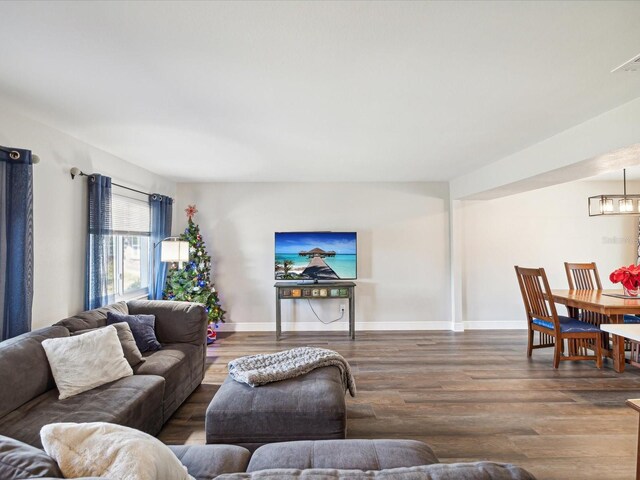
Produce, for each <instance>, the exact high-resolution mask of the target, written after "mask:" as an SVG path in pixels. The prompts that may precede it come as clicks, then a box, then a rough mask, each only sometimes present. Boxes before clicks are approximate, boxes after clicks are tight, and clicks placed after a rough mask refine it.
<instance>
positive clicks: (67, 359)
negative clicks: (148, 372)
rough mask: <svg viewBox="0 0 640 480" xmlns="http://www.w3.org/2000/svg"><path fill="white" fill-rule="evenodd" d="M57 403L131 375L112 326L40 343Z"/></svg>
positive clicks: (131, 372)
mask: <svg viewBox="0 0 640 480" xmlns="http://www.w3.org/2000/svg"><path fill="white" fill-rule="evenodd" d="M42 347H43V348H44V351H45V353H46V354H47V359H48V360H49V365H50V366H51V372H52V373H53V378H54V380H55V381H56V386H57V387H58V390H59V391H60V397H59V398H60V400H64V399H65V398H69V397H71V396H73V395H77V394H78V393H82V392H85V391H87V390H91V389H92V388H95V387H99V386H100V385H104V384H105V383H109V382H113V381H115V380H118V379H119V378H122V377H128V376H130V375H133V370H131V367H130V366H129V363H128V362H127V360H126V359H125V358H124V352H123V351H122V345H121V344H120V340H119V339H118V333H117V332H116V329H115V328H114V327H112V326H109V327H105V328H100V329H98V330H95V331H93V332H88V333H85V334H83V335H78V336H76V337H64V338H49V339H47V340H45V341H44V342H42Z"/></svg>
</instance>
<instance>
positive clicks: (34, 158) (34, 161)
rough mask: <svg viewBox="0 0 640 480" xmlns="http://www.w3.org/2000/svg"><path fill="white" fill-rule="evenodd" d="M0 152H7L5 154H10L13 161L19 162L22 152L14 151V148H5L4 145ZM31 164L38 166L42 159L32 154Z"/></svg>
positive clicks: (0, 146) (0, 147)
mask: <svg viewBox="0 0 640 480" xmlns="http://www.w3.org/2000/svg"><path fill="white" fill-rule="evenodd" d="M0 150H1V151H3V152H5V153H8V154H9V156H10V157H11V159H12V160H18V159H19V158H20V152H18V151H17V150H14V149H12V148H7V147H3V146H2V145H0ZM14 157H15V158H14ZM31 163H32V164H33V165H36V164H38V163H40V157H39V156H38V155H36V154H34V153H32V154H31Z"/></svg>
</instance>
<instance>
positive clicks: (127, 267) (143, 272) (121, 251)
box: [111, 194, 151, 300]
mask: <svg viewBox="0 0 640 480" xmlns="http://www.w3.org/2000/svg"><path fill="white" fill-rule="evenodd" d="M111 215H112V228H113V243H112V249H113V250H112V253H113V268H114V275H113V278H114V286H113V293H114V294H115V296H116V299H118V300H122V299H129V298H134V297H140V296H143V295H145V296H146V295H147V293H148V288H149V258H150V255H149V230H150V223H151V222H150V210H149V201H148V200H138V199H135V198H130V197H126V196H124V195H116V194H114V195H113V197H112V199H111Z"/></svg>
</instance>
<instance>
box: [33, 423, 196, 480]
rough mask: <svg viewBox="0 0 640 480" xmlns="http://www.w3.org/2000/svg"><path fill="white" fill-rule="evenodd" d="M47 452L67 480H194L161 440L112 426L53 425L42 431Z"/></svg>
mask: <svg viewBox="0 0 640 480" xmlns="http://www.w3.org/2000/svg"><path fill="white" fill-rule="evenodd" d="M40 439H41V440H42V445H43V447H44V450H45V452H47V454H48V455H49V456H50V457H52V458H53V459H54V460H55V461H56V462H58V466H59V467H60V471H61V472H62V474H63V475H64V477H65V478H77V477H107V478H114V479H118V480H194V478H193V477H192V476H191V475H189V473H188V472H187V468H186V467H185V466H184V465H182V464H181V463H180V460H178V458H177V457H176V456H175V455H174V454H173V452H172V451H171V450H170V449H169V447H167V446H166V445H165V444H163V443H162V442H161V441H160V440H158V439H157V438H154V437H152V436H151V435H147V434H146V433H143V432H141V431H139V430H135V429H133V428H129V427H123V426H121V425H114V424H112V423H104V422H95V423H52V424H50V425H45V426H44V427H42V429H41V430H40Z"/></svg>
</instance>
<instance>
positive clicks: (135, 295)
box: [116, 290, 149, 302]
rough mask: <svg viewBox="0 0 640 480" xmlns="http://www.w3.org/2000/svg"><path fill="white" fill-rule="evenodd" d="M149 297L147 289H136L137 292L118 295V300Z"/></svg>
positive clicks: (124, 300) (125, 300) (126, 300)
mask: <svg viewBox="0 0 640 480" xmlns="http://www.w3.org/2000/svg"><path fill="white" fill-rule="evenodd" d="M147 298H149V292H148V291H147V290H144V291H143V290H136V291H135V292H131V293H127V294H125V295H116V302H128V301H129V300H146V299H147Z"/></svg>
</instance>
